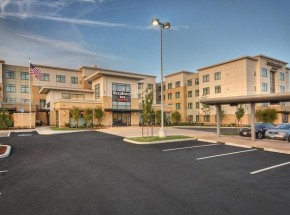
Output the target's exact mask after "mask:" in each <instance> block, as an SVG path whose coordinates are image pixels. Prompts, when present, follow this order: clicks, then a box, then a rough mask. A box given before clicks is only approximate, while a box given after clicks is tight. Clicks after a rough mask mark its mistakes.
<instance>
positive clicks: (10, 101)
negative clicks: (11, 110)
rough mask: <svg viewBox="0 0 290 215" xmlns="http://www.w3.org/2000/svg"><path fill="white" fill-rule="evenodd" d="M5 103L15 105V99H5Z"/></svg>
mask: <svg viewBox="0 0 290 215" xmlns="http://www.w3.org/2000/svg"><path fill="white" fill-rule="evenodd" d="M6 102H7V103H16V100H15V99H9V98H7V99H6Z"/></svg>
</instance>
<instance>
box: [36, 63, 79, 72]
mask: <svg viewBox="0 0 290 215" xmlns="http://www.w3.org/2000/svg"><path fill="white" fill-rule="evenodd" d="M33 65H34V66H36V67H42V68H49V69H60V70H67V71H74V72H80V70H77V69H70V68H64V67H56V66H47V65H41V64H33Z"/></svg>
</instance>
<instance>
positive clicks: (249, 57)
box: [197, 56, 257, 71]
mask: <svg viewBox="0 0 290 215" xmlns="http://www.w3.org/2000/svg"><path fill="white" fill-rule="evenodd" d="M243 59H250V60H254V61H257V59H256V58H254V57H251V56H243V57H239V58H234V59H231V60H227V61H223V62H221V63H217V64H212V65H209V66H205V67H201V68H199V69H197V71H200V70H204V69H208V68H211V67H214V66H220V65H222V64H226V63H231V62H235V61H238V60H243Z"/></svg>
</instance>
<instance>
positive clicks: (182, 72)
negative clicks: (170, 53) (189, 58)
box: [164, 71, 196, 78]
mask: <svg viewBox="0 0 290 215" xmlns="http://www.w3.org/2000/svg"><path fill="white" fill-rule="evenodd" d="M179 74H184V75H192V74H196V73H195V72H188V71H179V72H174V73H171V74H168V75H165V76H164V77H165V78H168V77H170V76H174V75H179Z"/></svg>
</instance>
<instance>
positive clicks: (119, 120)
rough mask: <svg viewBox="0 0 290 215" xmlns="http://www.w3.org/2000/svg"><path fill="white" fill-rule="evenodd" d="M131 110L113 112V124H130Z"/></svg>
mask: <svg viewBox="0 0 290 215" xmlns="http://www.w3.org/2000/svg"><path fill="white" fill-rule="evenodd" d="M130 125H131V113H130V112H113V126H130Z"/></svg>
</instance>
